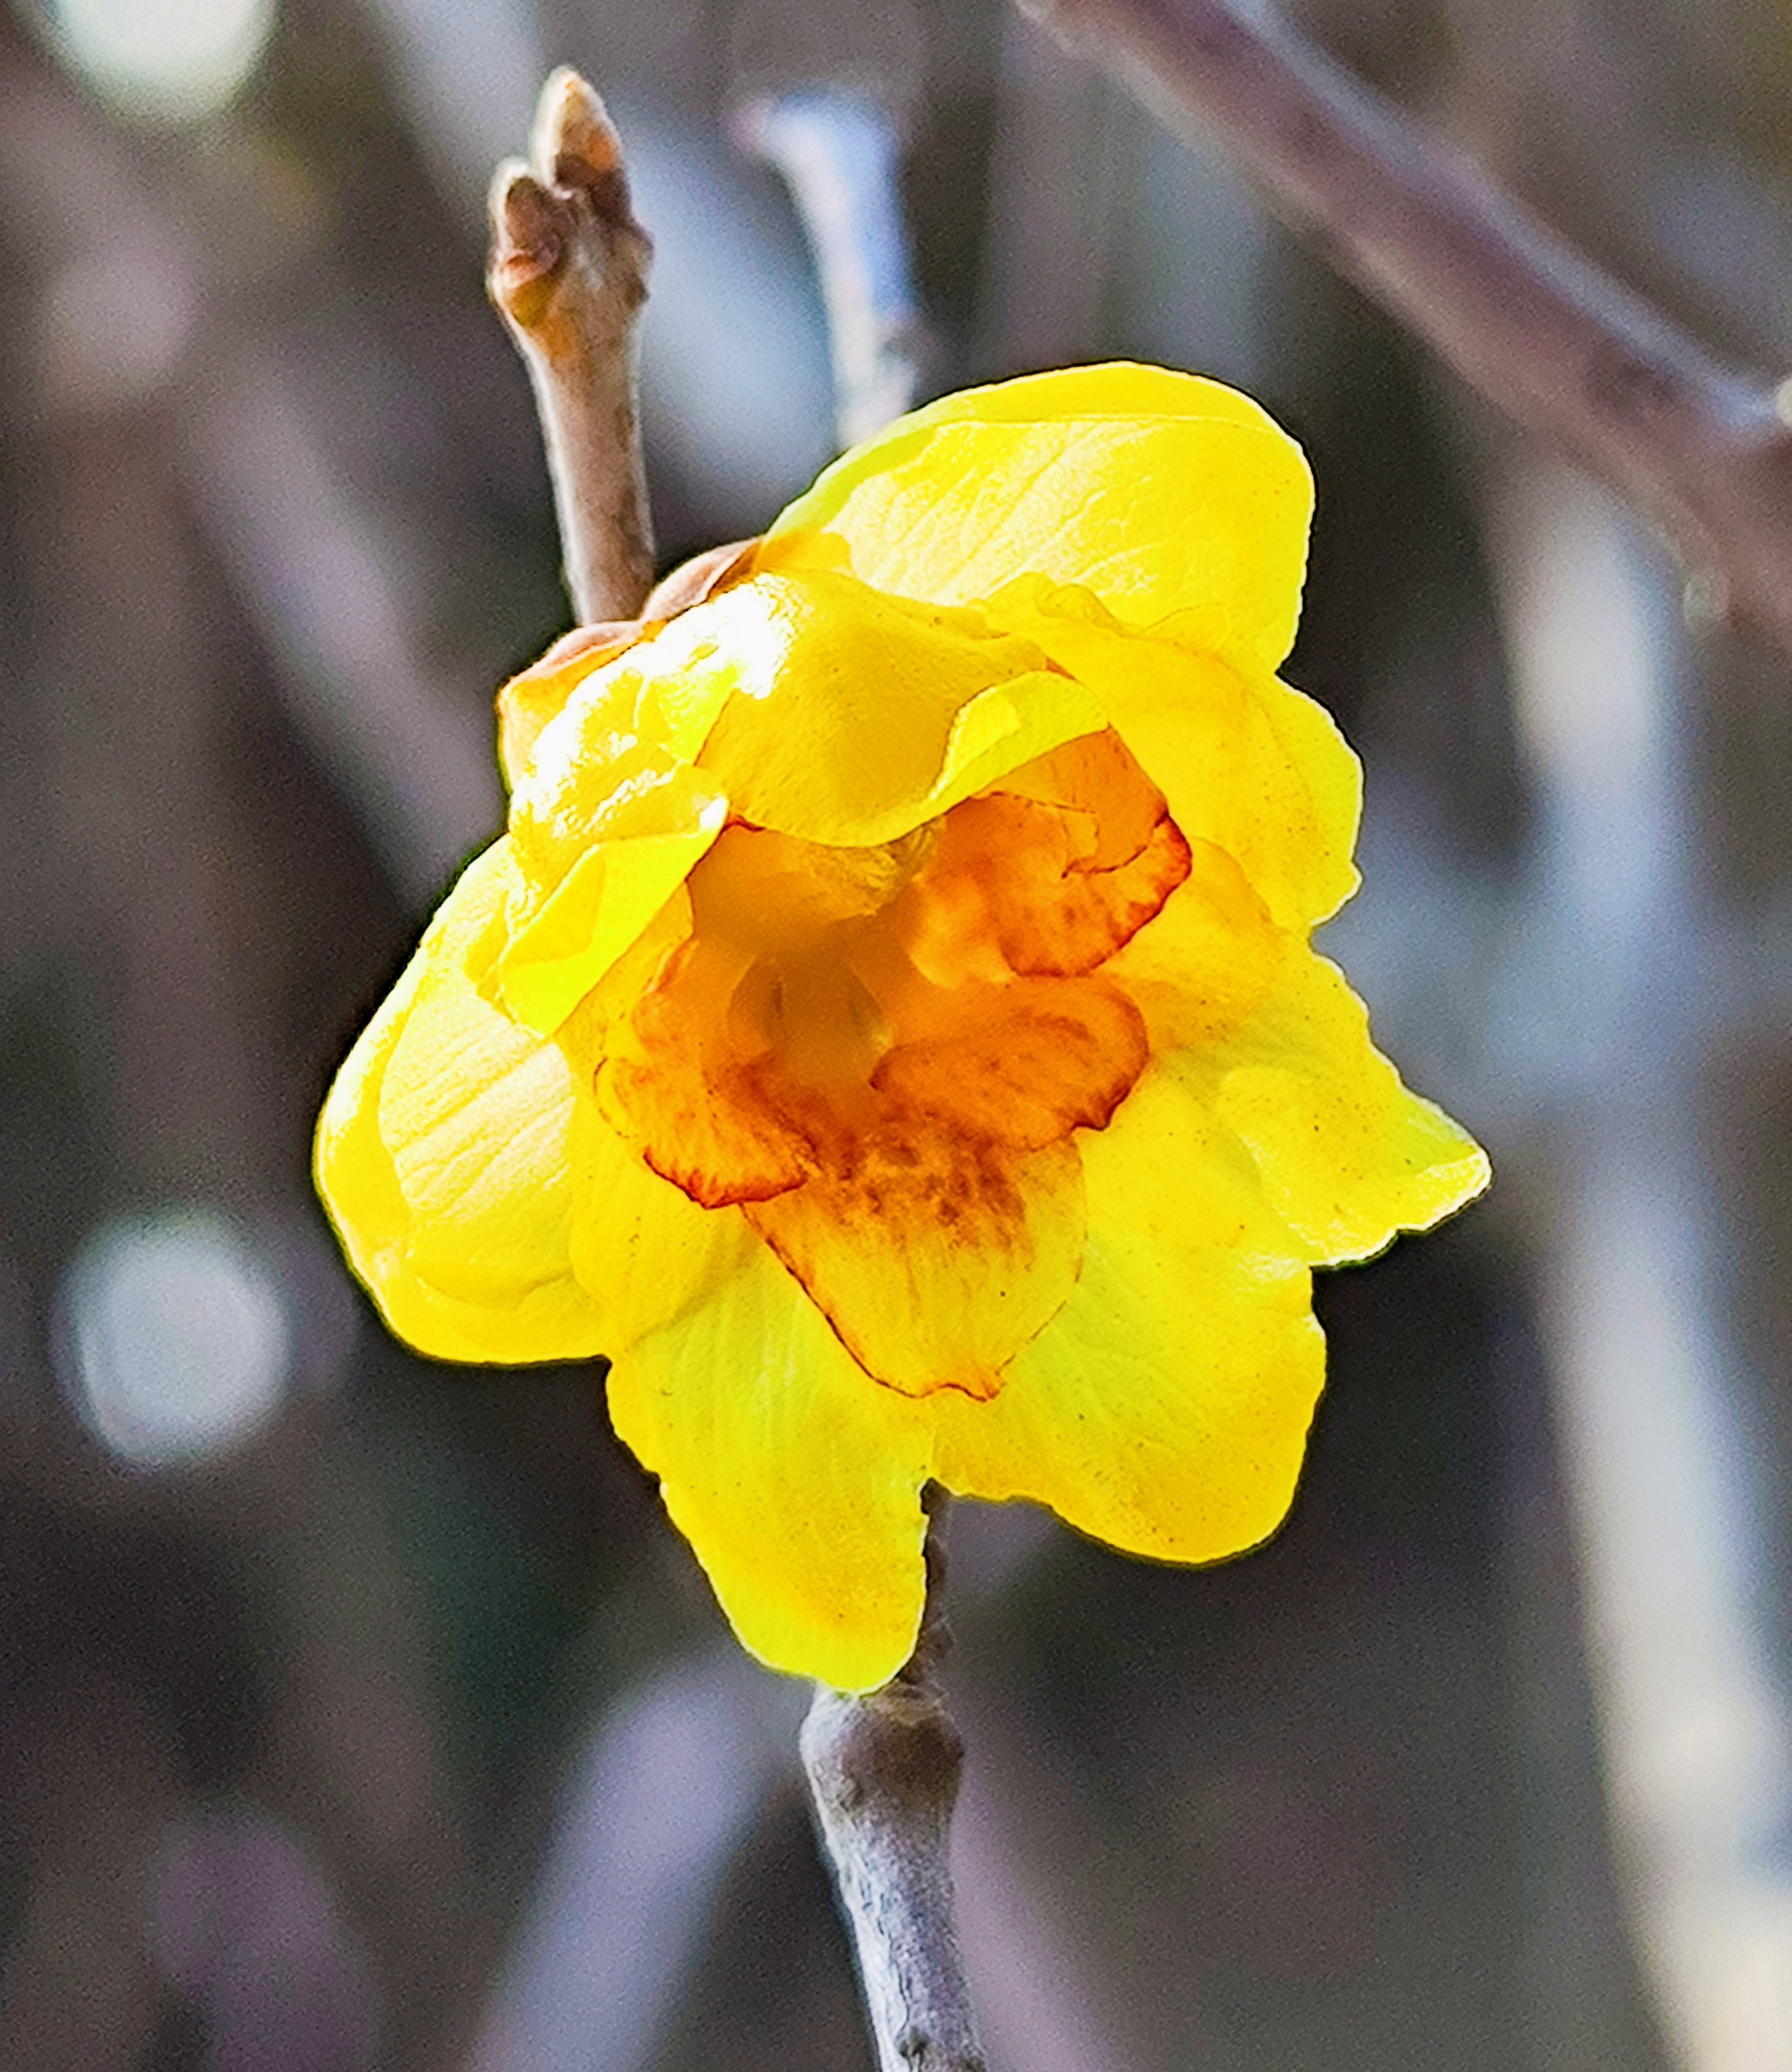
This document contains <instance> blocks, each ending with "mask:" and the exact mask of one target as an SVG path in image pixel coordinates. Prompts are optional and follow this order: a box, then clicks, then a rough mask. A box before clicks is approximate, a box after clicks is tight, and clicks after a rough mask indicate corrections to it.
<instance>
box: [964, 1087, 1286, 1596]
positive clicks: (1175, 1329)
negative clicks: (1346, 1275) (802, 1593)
mask: <svg viewBox="0 0 1792 2072" xmlns="http://www.w3.org/2000/svg"><path fill="white" fill-rule="evenodd" d="M1080 1141H1081V1149H1082V1156H1083V1164H1084V1170H1085V1180H1086V1185H1087V1188H1088V1194H1089V1215H1090V1223H1089V1240H1088V1244H1087V1245H1086V1247H1085V1252H1084V1256H1083V1265H1082V1272H1081V1277H1080V1278H1079V1280H1078V1281H1077V1285H1076V1287H1075V1289H1073V1292H1072V1293H1071V1296H1070V1298H1069V1301H1067V1302H1066V1303H1065V1305H1064V1308H1063V1309H1061V1311H1060V1312H1059V1313H1058V1315H1057V1317H1056V1318H1053V1321H1052V1322H1051V1323H1050V1324H1048V1326H1046V1328H1045V1329H1044V1330H1043V1331H1042V1332H1041V1333H1040V1335H1039V1336H1038V1338H1036V1339H1035V1340H1034V1341H1033V1342H1032V1344H1031V1345H1029V1346H1026V1347H1025V1348H1024V1350H1022V1351H1021V1352H1020V1355H1018V1356H1017V1357H1016V1359H1015V1362H1014V1363H1013V1365H1012V1366H1011V1367H1010V1369H1009V1371H1008V1374H1007V1379H1006V1381H1005V1383H1004V1384H1003V1389H1002V1392H1001V1393H1000V1395H999V1396H996V1397H995V1400H993V1401H991V1402H989V1403H971V1402H969V1401H967V1400H965V1399H964V1398H962V1397H956V1396H940V1397H937V1398H934V1399H932V1400H931V1401H930V1403H929V1408H932V1409H933V1411H934V1412H935V1415H936V1416H937V1419H938V1420H939V1424H938V1448H939V1450H938V1454H937V1465H936V1472H937V1474H938V1476H939V1478H940V1480H941V1481H942V1482H944V1483H945V1485H946V1486H947V1487H948V1488H949V1489H954V1490H959V1491H961V1492H962V1493H963V1494H967V1495H974V1496H984V1497H1028V1498H1032V1499H1033V1500H1034V1501H1036V1502H1038V1503H1044V1504H1048V1505H1049V1506H1050V1507H1051V1508H1052V1509H1053V1510H1054V1511H1057V1514H1058V1515H1059V1516H1060V1517H1061V1518H1063V1519H1066V1520H1067V1521H1068V1522H1069V1523H1070V1524H1072V1525H1074V1526H1076V1527H1077V1528H1078V1529H1079V1530H1080V1531H1085V1532H1088V1533H1091V1534H1093V1535H1094V1536H1095V1537H1097V1538H1098V1539H1101V1540H1106V1541H1107V1542H1109V1543H1110V1544H1111V1545H1114V1546H1116V1547H1119V1548H1124V1549H1125V1550H1127V1552H1131V1553H1135V1554H1147V1555H1151V1556H1156V1557H1158V1558H1160V1559H1161V1560H1176V1561H1210V1560H1217V1559H1218V1558H1220V1557H1221V1556H1225V1555H1228V1554H1235V1553H1238V1552H1242V1550H1243V1549H1244V1548H1247V1547H1250V1546H1253V1545H1254V1544H1256V1543H1257V1542H1258V1541H1259V1540H1263V1538H1265V1537H1266V1536H1267V1535H1268V1534H1269V1533H1271V1532H1272V1531H1275V1527H1277V1526H1278V1525H1279V1523H1281V1520H1282V1519H1283V1516H1284V1515H1285V1514H1286V1512H1287V1507H1288V1503H1289V1502H1290V1500H1291V1497H1292V1494H1293V1491H1294V1486H1295V1482H1296V1477H1297V1475H1298V1474H1299V1472H1300V1461H1301V1456H1302V1453H1303V1451H1304V1446H1305V1442H1306V1434H1307V1428H1308V1424H1309V1422H1310V1421H1311V1419H1312V1409H1313V1405H1314V1404H1315V1402H1316V1400H1317V1399H1318V1396H1319V1392H1320V1384H1321V1382H1322V1380H1323V1379H1324V1342H1323V1340H1322V1338H1321V1337H1320V1331H1319V1327H1318V1326H1317V1325H1316V1323H1315V1322H1314V1321H1313V1317H1312V1307H1311V1302H1310V1282H1309V1276H1308V1272H1307V1270H1306V1268H1305V1267H1304V1264H1302V1263H1301V1261H1300V1258H1299V1256H1298V1245H1297V1243H1296V1240H1295V1239H1292V1238H1291V1235H1290V1234H1289V1233H1288V1231H1287V1230H1286V1229H1285V1228H1283V1226H1282V1225H1281V1224H1280V1223H1279V1221H1278V1219H1277V1218H1276V1217H1275V1215H1274V1213H1273V1211H1271V1209H1270V1208H1269V1207H1268V1206H1267V1204H1266V1203H1265V1202H1264V1199H1263V1190H1262V1189H1261V1187H1260V1186H1259V1182H1258V1180H1257V1176H1256V1174H1254V1171H1253V1170H1252V1169H1251V1166H1250V1161H1249V1160H1248V1159H1247V1158H1246V1157H1243V1156H1242V1154H1241V1153H1240V1152H1239V1150H1238V1146H1237V1145H1236V1144H1235V1143H1234V1142H1233V1141H1230V1140H1229V1138H1228V1136H1227V1134H1226V1132H1225V1131H1223V1130H1221V1129H1220V1128H1217V1126H1216V1125H1215V1124H1214V1123H1213V1120H1212V1118H1211V1116H1209V1115H1208V1114H1206V1113H1205V1112H1204V1111H1203V1109H1202V1107H1201V1103H1200V1102H1199V1100H1196V1099H1194V1098H1192V1097H1191V1096H1189V1095H1188V1093H1187V1091H1185V1090H1184V1089H1183V1088H1182V1087H1180V1086H1178V1084H1177V1083H1176V1081H1175V1080H1174V1079H1173V1078H1172V1077H1171V1076H1170V1075H1168V1074H1166V1073H1164V1071H1161V1070H1159V1069H1156V1068H1154V1069H1153V1070H1152V1071H1148V1072H1147V1074H1146V1075H1145V1076H1144V1077H1143V1079H1140V1080H1139V1083H1138V1085H1137V1086H1136V1087H1135V1088H1134V1090H1133V1091H1132V1093H1131V1095H1130V1096H1128V1098H1127V1101H1126V1102H1125V1104H1123V1106H1122V1108H1121V1109H1120V1111H1119V1112H1118V1114H1117V1115H1116V1116H1115V1117H1114V1120H1113V1121H1112V1122H1111V1123H1110V1124H1109V1125H1108V1127H1107V1128H1106V1129H1105V1130H1102V1131H1100V1132H1094V1133H1085V1134H1084V1135H1083V1136H1082V1137H1081V1140H1080Z"/></svg>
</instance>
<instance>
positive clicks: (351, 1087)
mask: <svg viewBox="0 0 1792 2072" xmlns="http://www.w3.org/2000/svg"><path fill="white" fill-rule="evenodd" d="M512 883H513V867H512V865H511V861H510V857H509V853H508V845H506V844H505V843H503V842H500V843H498V844H496V845H494V846H493V847H492V849H488V850H487V851H486V853H484V855H483V856H481V857H479V858H477V859H476V861H474V862H473V863H472V865H469V866H468V870H466V872H465V873H464V874H463V876H462V878H461V879H460V882H459V884H458V885H456V886H455V889H454V890H453V891H452V892H451V894H449V895H448V898H447V900H446V901H444V902H443V906H442V907H441V910H440V911H439V913H438V914H437V915H436V917H435V920H434V921H433V922H432V923H430V928H429V931H428V932H427V934H426V935H425V936H424V939H423V941H422V944H421V946H420V947H419V948H418V952H417V954H416V956H414V958H413V959H412V960H411V963H410V966H409V968H407V969H406V972H405V974H404V976H403V977H402V978H401V980H399V982H398V985H397V986H396V987H395V988H394V989H393V993H392V994H391V996H390V997H389V999H388V1000H387V1001H386V1002H385V1005H384V1006H383V1007H382V1008H381V1010H380V1012H379V1013H378V1014H377V1015H376V1016H375V1017H374V1019H373V1022H372V1023H371V1024H370V1025H369V1028H368V1029H367V1030H366V1032H365V1034H364V1035H363V1036H362V1038H361V1039H360V1042H358V1043H357V1044H356V1046H355V1048H354V1050H353V1051H352V1053H351V1054H350V1056H349V1058H348V1062H347V1063H345V1064H344V1067H343V1069H342V1071H341V1072H340V1075H338V1077H337V1079H336V1084H335V1086H334V1087H332V1089H331V1092H330V1096H329V1099H328V1100H327V1101H326V1103H325V1104H324V1108H323V1116H322V1117H321V1119H320V1120H319V1128H318V1141H317V1177H318V1186H319V1192H320V1193H321V1194H322V1195H323V1199H324V1201H325V1202H326V1204H327V1206H328V1208H329V1210H330V1212H331V1215H332V1217H333V1219H335V1221H336V1226H337V1228H338V1230H339V1231H340V1233H341V1235H342V1238H343V1242H344V1247H345V1248H346V1249H347V1251H348V1256H349V1258H350V1260H351V1261H352V1263H353V1264H354V1267H355V1269H356V1272H357V1273H359V1274H360V1276H361V1278H362V1280H363V1281H365V1282H366V1284H367V1285H368V1287H369V1289H370V1290H371V1292H372V1293H373V1297H374V1299H375V1300H376V1301H377V1302H378V1303H379V1305H380V1307H381V1310H382V1311H383V1312H384V1313H385V1316H386V1318H387V1321H388V1322H389V1323H390V1324H391V1325H392V1327H393V1330H395V1331H397V1332H398V1334H399V1336H400V1337H402V1338H405V1339H406V1340H407V1341H408V1342H410V1343H411V1344H413V1345H414V1346H417V1347H418V1350H421V1351H423V1352H426V1353H429V1354H431V1355H434V1356H435V1357H436V1358H437V1359H459V1360H499V1361H518V1360H538V1359H575V1358H581V1357H584V1356H587V1355H590V1354H591V1353H594V1352H595V1351H597V1350H599V1348H600V1339H601V1333H600V1330H599V1323H598V1318H597V1315H596V1312H595V1308H594V1306H593V1305H592V1303H591V1300H590V1298H589V1297H587V1295H586V1294H585V1293H584V1291H583V1289H581V1288H580V1287H579V1285H578V1283H577V1281H575V1279H574V1278H573V1276H572V1273H571V1264H570V1260H569V1256H568V1251H567V1230H568V1223H569V1218H570V1210H571V1184H570V1178H569V1174H568V1171H567V1167H566V1128H567V1124H568V1122H569V1120H570V1118H571V1111H572V1105H573V1089H572V1083H571V1078H570V1076H569V1075H568V1073H567V1071H566V1066H565V1063H564V1061H563V1060H562V1059H561V1058H560V1055H559V1053H558V1051H557V1050H554V1048H553V1047H552V1046H550V1045H547V1044H544V1043H542V1042H540V1041H539V1040H538V1039H537V1038H533V1037H532V1036H529V1034H527V1033H526V1032H525V1031H523V1030H518V1029H517V1028H516V1027H515V1026H514V1025H513V1024H512V1023H511V1022H508V1021H507V1020H506V1019H505V1017H503V1016H501V1015H500V1014H498V1013H496V1012H495V1011H494V1010H493V1009H492V1008H490V1007H489V1006H488V1005H486V1003H485V1002H484V1001H482V1000H481V999H480V997H479V995H478V994H477V993H476V992H475V990H474V989H473V986H472V981H471V980H470V979H469V978H468V976H467V972H466V969H465V957H466V952H467V950H468V945H469V944H470V943H472V941H474V940H475V939H476V938H477V937H478V936H479V935H480V934H481V932H482V931H484V930H485V929H486V927H488V924H489V923H490V921H491V919H492V914H493V913H494V911H496V908H497V907H498V906H500V905H501V902H502V901H503V899H504V898H505V892H506V890H507V889H508V888H509V886H510V885H511V884H512Z"/></svg>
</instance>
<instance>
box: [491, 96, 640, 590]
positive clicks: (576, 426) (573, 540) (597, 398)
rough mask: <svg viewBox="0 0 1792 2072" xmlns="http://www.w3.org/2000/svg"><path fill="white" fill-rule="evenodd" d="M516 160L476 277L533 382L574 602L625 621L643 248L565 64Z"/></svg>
mask: <svg viewBox="0 0 1792 2072" xmlns="http://www.w3.org/2000/svg"><path fill="white" fill-rule="evenodd" d="M529 158H530V163H529V165H527V166H525V165H524V164H523V163H522V162H521V160H518V159H511V160H509V161H507V162H505V164H504V165H501V166H499V168H498V170H497V173H496V177H495V179H493V181H492V256H491V261H490V265H489V266H488V270H487V274H486V281H487V285H488V287H489V288H490V290H491V293H492V301H493V302H496V305H497V306H498V311H499V314H500V315H501V316H502V317H503V319H504V320H505V327H506V328H507V329H508V330H509V333H510V335H511V336H512V337H513V339H515V340H516V342H517V350H518V351H519V352H521V354H522V356H523V364H525V366H526V367H527V368H528V369H529V381H530V384H531V385H532V386H533V389H534V391H535V405H536V409H537V411H538V413H539V415H540V417H541V421H542V438H543V439H544V440H545V441H546V446H547V458H548V471H549V473H550V475H551V476H552V477H553V479H554V509H555V512H557V513H558V517H559V520H560V541H561V547H562V552H563V553H564V555H565V557H566V588H567V590H569V592H570V593H571V597H572V603H573V609H574V611H575V612H576V613H577V615H578V617H579V623H581V624H582V625H591V624H592V623H595V622H597V621H599V620H605V619H632V618H633V617H634V616H635V615H636V613H637V612H638V611H640V610H641V601H642V599H643V598H645V596H646V595H647V592H648V589H649V586H650V585H651V583H652V582H653V526H652V524H651V521H650V520H649V514H648V504H647V481H646V476H645V472H644V470H643V467H642V464H641V424H640V414H639V411H638V409H637V405H636V317H637V315H639V313H640V310H641V304H642V302H644V301H645V299H646V296H647V266H648V261H649V259H650V258H651V257H652V256H653V245H652V243H651V241H650V240H649V238H648V236H647V233H646V232H645V231H644V230H643V229H642V228H641V225H640V224H638V223H636V220H635V218H634V214H633V212H632V210H631V208H629V204H628V182H627V180H626V179H625V178H624V174H623V168H622V147H621V145H620V142H619V141H618V139H617V137H616V130H615V129H614V128H613V127H612V124H611V121H610V118H609V117H608V115H607V114H606V113H604V104H603V102H602V101H599V99H598V97H597V96H596V94H595V93H593V92H592V90H591V88H590V87H589V86H587V84H586V83H585V82H584V80H582V79H581V78H580V77H579V75H578V74H577V73H576V72H569V71H566V70H565V69H562V70H561V71H558V72H554V73H553V74H551V75H550V77H549V79H548V82H547V84H546V86H544V87H543V88H542V98H541V102H540V105H539V106H538V109H537V110H536V115H535V129H534V134H533V137H532V138H531V139H530V144H529Z"/></svg>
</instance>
